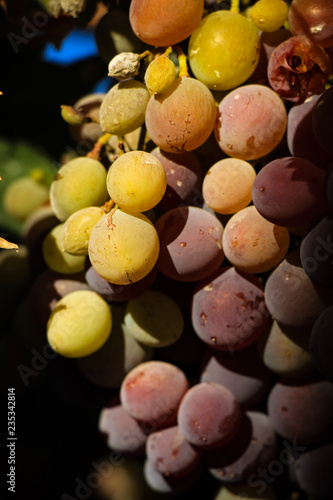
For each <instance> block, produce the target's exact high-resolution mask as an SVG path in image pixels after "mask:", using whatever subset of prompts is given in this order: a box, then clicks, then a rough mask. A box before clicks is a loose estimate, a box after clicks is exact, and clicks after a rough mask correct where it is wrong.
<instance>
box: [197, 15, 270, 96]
mask: <svg viewBox="0 0 333 500" xmlns="http://www.w3.org/2000/svg"><path fill="white" fill-rule="evenodd" d="M259 51H260V39H259V35H258V32H257V29H256V28H255V26H254V25H253V24H252V23H251V22H250V21H249V20H248V19H246V18H245V17H244V16H242V15H240V14H236V13H235V12H230V11H227V10H221V11H218V12H213V13H212V14H209V15H208V16H206V17H205V18H204V19H203V20H202V21H201V23H200V25H199V27H198V28H197V29H196V30H195V31H194V33H193V34H192V35H191V38H190V41H189V49H188V56H189V61H190V65H191V69H192V71H193V73H194V76H195V77H196V78H197V79H198V80H200V81H201V82H202V83H204V84H205V85H207V87H209V88H210V89H215V90H229V89H232V88H234V87H237V86H238V85H241V84H242V83H244V82H245V81H246V80H247V79H248V78H249V77H250V76H251V75H252V73H253V71H254V70H255V68H256V66H257V64H258V61H259Z"/></svg>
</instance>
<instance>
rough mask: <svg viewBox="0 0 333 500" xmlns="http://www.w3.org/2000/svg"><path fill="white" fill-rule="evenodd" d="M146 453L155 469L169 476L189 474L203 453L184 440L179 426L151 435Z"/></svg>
mask: <svg viewBox="0 0 333 500" xmlns="http://www.w3.org/2000/svg"><path fill="white" fill-rule="evenodd" d="M146 453H147V458H148V460H150V462H151V464H152V465H153V467H154V468H155V469H156V470H157V471H158V472H160V473H161V474H166V475H167V476H182V475H184V474H188V473H189V472H191V471H192V470H193V469H195V468H196V467H197V465H198V463H199V461H200V459H201V452H200V451H198V450H197V449H195V448H194V447H193V446H192V445H191V444H190V443H189V442H188V441H187V440H186V439H185V438H184V436H183V435H182V433H181V432H180V429H179V427H178V426H177V425H176V426H174V427H169V428H168V429H163V430H161V431H159V432H154V433H153V434H150V436H149V437H148V439H147V443H146Z"/></svg>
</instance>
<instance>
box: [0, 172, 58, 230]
mask: <svg viewBox="0 0 333 500" xmlns="http://www.w3.org/2000/svg"><path fill="white" fill-rule="evenodd" d="M48 198H49V190H48V188H47V186H45V185H44V184H42V183H41V182H39V181H38V180H35V179H34V178H32V177H21V178H19V179H17V180H15V181H13V182H12V183H11V184H10V185H9V186H8V188H7V189H6V191H5V194H4V198H3V206H4V209H5V211H6V212H7V213H8V214H9V215H11V216H12V217H15V218H16V219H20V220H26V219H27V218H28V217H29V215H30V214H32V212H34V211H35V210H36V209H37V208H39V207H40V206H41V205H42V204H43V203H45V202H46V201H47V200H48Z"/></svg>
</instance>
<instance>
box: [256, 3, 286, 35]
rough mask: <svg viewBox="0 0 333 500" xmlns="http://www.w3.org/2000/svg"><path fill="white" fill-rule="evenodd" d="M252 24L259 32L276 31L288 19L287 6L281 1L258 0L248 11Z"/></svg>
mask: <svg viewBox="0 0 333 500" xmlns="http://www.w3.org/2000/svg"><path fill="white" fill-rule="evenodd" d="M250 18H251V21H252V22H253V24H254V25H255V26H256V27H257V28H258V29H259V30H261V31H276V30H277V29H279V28H280V26H282V25H283V23H284V22H285V21H286V20H287V18H288V5H287V3H286V2H284V1H283V0H259V1H258V2H256V3H255V4H254V6H253V7H252V9H251V11H250Z"/></svg>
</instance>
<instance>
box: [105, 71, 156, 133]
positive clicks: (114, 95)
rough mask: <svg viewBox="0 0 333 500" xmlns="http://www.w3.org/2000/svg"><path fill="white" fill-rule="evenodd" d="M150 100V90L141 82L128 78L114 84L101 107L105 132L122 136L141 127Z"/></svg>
mask: <svg viewBox="0 0 333 500" xmlns="http://www.w3.org/2000/svg"><path fill="white" fill-rule="evenodd" d="M148 101H149V91H148V89H147V87H146V86H145V85H144V84H143V83H141V82H138V81H136V80H126V81H124V82H120V83H117V85H114V86H113V87H112V88H111V89H110V90H109V92H108V93H107V94H106V96H105V97H104V99H103V101H102V104H101V107H100V112H99V118H100V123H101V127H102V130H103V132H108V133H110V134H115V135H120V136H122V135H125V134H129V133H130V132H133V131H134V130H135V129H137V128H138V127H141V125H142V124H143V123H144V121H145V112H146V108H147V104H148Z"/></svg>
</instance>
